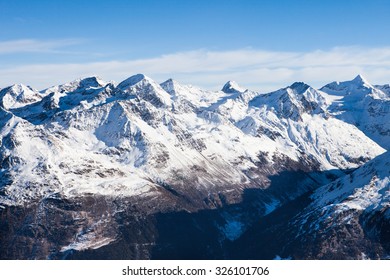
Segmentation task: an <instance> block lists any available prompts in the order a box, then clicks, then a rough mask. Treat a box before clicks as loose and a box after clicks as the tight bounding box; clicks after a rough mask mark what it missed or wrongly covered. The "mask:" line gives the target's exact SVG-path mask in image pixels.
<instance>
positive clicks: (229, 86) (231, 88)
mask: <svg viewBox="0 0 390 280" xmlns="http://www.w3.org/2000/svg"><path fill="white" fill-rule="evenodd" d="M222 91H223V92H224V93H237V92H244V91H245V89H243V88H242V87H240V86H239V85H238V84H237V83H236V82H235V81H228V82H227V83H226V84H225V85H224V86H223V88H222Z"/></svg>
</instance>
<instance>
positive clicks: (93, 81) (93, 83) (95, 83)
mask: <svg viewBox="0 0 390 280" xmlns="http://www.w3.org/2000/svg"><path fill="white" fill-rule="evenodd" d="M76 81H77V83H78V84H79V86H78V87H79V88H89V87H104V86H105V85H107V82H105V81H103V80H102V79H101V78H99V77H98V76H91V77H87V78H84V79H79V80H76Z"/></svg>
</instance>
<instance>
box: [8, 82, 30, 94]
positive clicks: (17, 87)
mask: <svg viewBox="0 0 390 280" xmlns="http://www.w3.org/2000/svg"><path fill="white" fill-rule="evenodd" d="M25 90H30V91H35V90H34V89H33V88H31V87H30V86H26V85H24V84H13V85H11V86H9V87H5V88H3V89H2V90H1V91H2V92H12V93H21V92H23V91H25Z"/></svg>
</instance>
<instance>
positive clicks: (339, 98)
mask: <svg viewBox="0 0 390 280" xmlns="http://www.w3.org/2000/svg"><path fill="white" fill-rule="evenodd" d="M382 89H384V90H385V91H382ZM321 90H322V91H324V92H326V93H327V94H328V98H330V99H331V100H332V102H331V104H330V106H329V111H330V112H331V114H333V115H334V116H336V117H337V118H339V119H340V120H343V121H345V122H348V123H351V124H353V125H355V126H357V127H358V128H359V129H360V130H362V131H363V132H364V133H365V134H366V135H367V136H368V137H370V138H371V139H373V140H374V141H375V142H377V143H378V144H379V145H381V146H382V147H384V148H385V149H389V148H390V140H389V139H390V123H389V122H388V119H389V117H390V109H389V108H390V97H389V94H388V93H387V92H386V87H379V88H377V87H374V86H373V85H371V84H370V83H369V82H368V81H367V80H366V79H365V78H363V77H362V76H360V75H358V76H357V77H356V78H355V79H353V80H351V81H346V82H341V83H340V82H333V83H330V84H328V85H326V86H324V87H323V88H321Z"/></svg>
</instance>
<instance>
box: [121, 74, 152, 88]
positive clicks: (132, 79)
mask: <svg viewBox="0 0 390 280" xmlns="http://www.w3.org/2000/svg"><path fill="white" fill-rule="evenodd" d="M141 81H146V82H149V83H150V82H151V81H152V79H150V78H149V77H147V76H145V75H144V74H136V75H133V76H131V77H129V78H127V79H126V80H124V81H122V82H120V83H119V85H118V88H120V89H124V88H128V87H131V86H134V85H136V84H138V83H139V82H141Z"/></svg>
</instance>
